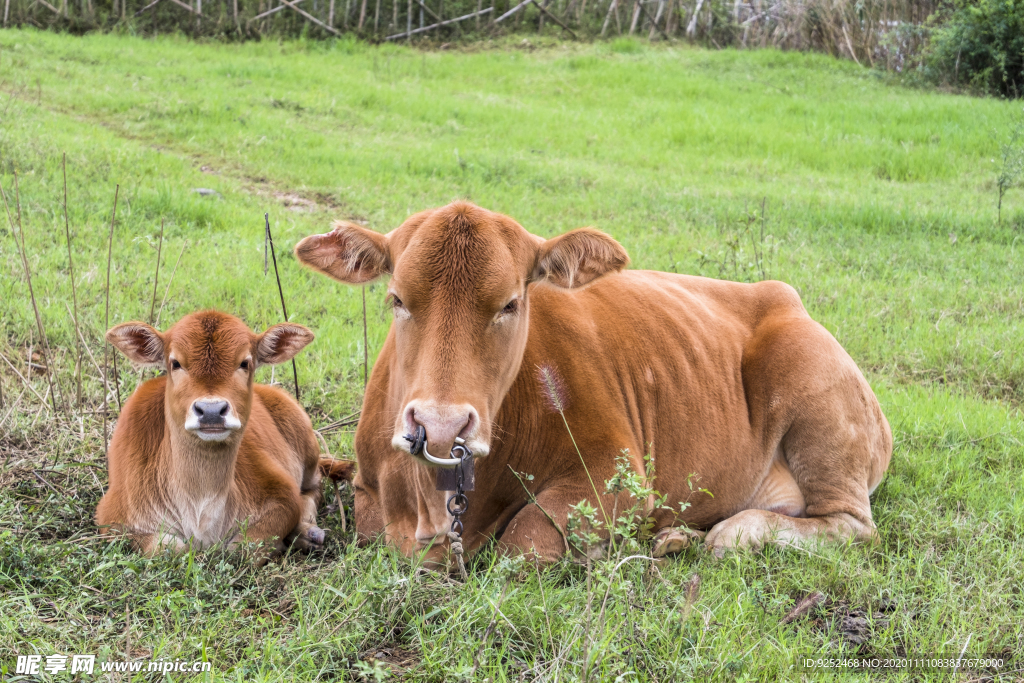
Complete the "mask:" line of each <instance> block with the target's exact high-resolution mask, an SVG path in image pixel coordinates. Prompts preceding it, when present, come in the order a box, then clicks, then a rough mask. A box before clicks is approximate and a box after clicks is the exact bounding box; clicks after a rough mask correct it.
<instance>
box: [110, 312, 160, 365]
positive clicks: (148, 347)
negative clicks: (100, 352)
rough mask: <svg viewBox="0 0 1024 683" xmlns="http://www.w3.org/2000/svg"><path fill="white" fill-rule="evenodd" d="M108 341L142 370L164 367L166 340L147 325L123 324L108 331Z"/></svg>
mask: <svg viewBox="0 0 1024 683" xmlns="http://www.w3.org/2000/svg"><path fill="white" fill-rule="evenodd" d="M107 341H108V342H110V343H111V344H112V345H113V346H114V348H116V349H117V350H118V351H120V352H121V353H123V354H124V355H126V356H128V359H129V360H130V361H131V362H132V363H135V365H137V366H139V367H142V368H162V367H164V338H163V336H162V335H161V334H160V333H159V332H157V331H156V330H155V329H153V328H152V327H150V326H149V325H147V324H146V323H136V322H132V323H121V324H120V325H117V326H116V327H112V328H110V330H109V331H107Z"/></svg>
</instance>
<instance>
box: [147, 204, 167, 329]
mask: <svg viewBox="0 0 1024 683" xmlns="http://www.w3.org/2000/svg"><path fill="white" fill-rule="evenodd" d="M163 250H164V219H163V218H161V219H160V241H159V242H157V245H156V274H155V275H154V276H153V298H152V299H151V300H150V302H149V317H148V318H147V320H148V321H149V324H150V325H152V324H153V310H154V309H155V308H156V286H157V284H158V283H159V282H160V255H161V254H162V253H163Z"/></svg>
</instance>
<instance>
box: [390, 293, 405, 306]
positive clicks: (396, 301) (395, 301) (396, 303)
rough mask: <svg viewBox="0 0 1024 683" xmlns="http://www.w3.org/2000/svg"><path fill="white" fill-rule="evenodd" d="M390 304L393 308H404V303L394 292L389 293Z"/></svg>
mask: <svg viewBox="0 0 1024 683" xmlns="http://www.w3.org/2000/svg"><path fill="white" fill-rule="evenodd" d="M391 305H392V306H394V307H395V308H405V304H403V303H402V300H401V299H399V298H398V297H397V296H395V295H394V294H392V295H391Z"/></svg>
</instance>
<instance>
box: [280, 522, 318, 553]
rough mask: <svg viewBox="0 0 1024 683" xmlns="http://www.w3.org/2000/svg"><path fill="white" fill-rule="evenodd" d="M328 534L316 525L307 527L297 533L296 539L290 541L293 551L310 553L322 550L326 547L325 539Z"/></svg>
mask: <svg viewBox="0 0 1024 683" xmlns="http://www.w3.org/2000/svg"><path fill="white" fill-rule="evenodd" d="M326 536H327V534H326V533H325V532H324V530H323V529H321V528H320V527H318V526H316V525H312V526H309V527H306V528H305V529H303V530H301V531H297V533H296V534H295V536H294V538H291V539H289V540H290V543H289V545H290V546H291V549H292V550H299V551H301V552H307V553H308V552H310V551H311V550H320V549H321V548H323V547H324V538H326Z"/></svg>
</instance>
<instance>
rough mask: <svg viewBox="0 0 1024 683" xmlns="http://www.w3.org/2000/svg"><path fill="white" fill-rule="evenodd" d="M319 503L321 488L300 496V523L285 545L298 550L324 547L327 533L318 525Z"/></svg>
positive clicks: (286, 539)
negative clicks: (317, 511) (317, 510)
mask: <svg viewBox="0 0 1024 683" xmlns="http://www.w3.org/2000/svg"><path fill="white" fill-rule="evenodd" d="M318 483H319V482H318ZM319 504H320V491H319V490H313V491H306V492H305V493H303V494H302V495H301V496H300V499H299V510H300V517H299V523H298V525H296V527H295V528H294V529H293V530H292V531H291V533H289V534H288V536H287V537H286V538H285V541H284V542H285V545H287V546H289V547H291V548H294V549H296V550H305V551H309V550H316V549H319V548H322V547H323V545H324V538H325V537H326V534H325V533H324V530H323V529H321V528H320V527H318V526H317V525H316V509H317V506H318V505H319Z"/></svg>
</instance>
